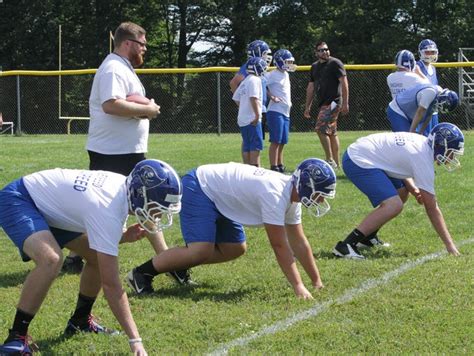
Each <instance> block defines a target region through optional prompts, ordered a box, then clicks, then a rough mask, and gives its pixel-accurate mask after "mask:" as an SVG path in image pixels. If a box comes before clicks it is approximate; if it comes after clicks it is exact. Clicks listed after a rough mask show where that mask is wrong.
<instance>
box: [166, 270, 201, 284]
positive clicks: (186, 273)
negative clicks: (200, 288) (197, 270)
mask: <svg viewBox="0 0 474 356" xmlns="http://www.w3.org/2000/svg"><path fill="white" fill-rule="evenodd" d="M166 275H167V276H168V277H171V278H173V279H174V280H175V282H176V283H178V284H180V285H182V286H197V285H198V284H197V283H196V282H194V281H193V280H192V279H191V272H190V270H189V269H184V270H182V271H172V272H168V273H166Z"/></svg>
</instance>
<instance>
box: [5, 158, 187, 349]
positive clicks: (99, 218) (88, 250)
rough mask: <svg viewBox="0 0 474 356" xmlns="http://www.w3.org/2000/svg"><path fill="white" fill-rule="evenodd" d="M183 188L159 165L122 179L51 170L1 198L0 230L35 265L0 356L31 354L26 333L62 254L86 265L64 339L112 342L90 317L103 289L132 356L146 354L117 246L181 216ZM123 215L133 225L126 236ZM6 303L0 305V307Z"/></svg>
mask: <svg viewBox="0 0 474 356" xmlns="http://www.w3.org/2000/svg"><path fill="white" fill-rule="evenodd" d="M181 195H182V185H181V181H180V179H179V176H178V175H177V173H176V172H175V171H174V169H173V168H172V167H171V166H169V165H168V164H166V163H165V162H162V161H158V160H144V161H141V162H139V163H138V164H137V165H136V166H135V168H134V169H133V171H132V173H130V175H129V176H128V177H125V176H124V175H121V174H117V173H113V172H107V171H87V170H72V169H59V168H56V169H51V170H46V171H41V172H37V173H33V174H30V175H27V176H24V177H23V178H20V179H18V180H15V181H13V182H12V183H10V184H8V185H7V186H6V187H4V188H3V189H2V190H0V227H2V228H3V230H4V231H5V233H6V234H7V235H8V237H9V238H10V239H11V240H12V242H13V243H14V244H15V245H16V246H17V248H18V249H19V252H20V255H21V257H22V259H23V261H25V262H26V261H29V260H33V262H34V263H35V268H34V269H33V270H31V271H30V272H29V273H28V276H27V277H26V280H25V282H24V284H23V289H22V292H21V296H20V300H19V302H18V304H17V310H16V314H15V318H14V321H13V326H12V328H11V329H10V330H9V334H8V337H7V339H6V340H5V342H4V344H3V345H0V354H1V355H3V354H10V353H14V354H22V355H23V354H31V351H32V350H31V348H30V345H29V343H28V337H27V332H28V327H29V324H30V322H31V321H32V320H33V318H34V317H35V315H36V314H37V313H38V311H39V309H40V307H41V305H42V303H43V301H44V299H45V298H46V295H47V293H48V291H49V289H50V287H51V285H52V283H53V281H54V279H55V278H56V276H57V275H58V274H59V271H60V269H61V263H62V248H63V247H66V248H68V249H69V250H71V251H74V252H75V253H76V254H77V255H79V256H81V257H83V258H84V259H85V260H86V264H85V265H84V268H83V270H82V273H81V281H80V286H79V295H78V299H77V304H76V309H75V310H74V312H73V314H72V316H71V318H70V319H69V321H68V323H67V326H66V329H65V331H64V334H65V335H71V334H75V333H79V332H84V333H96V334H97V333H102V334H109V335H117V334H118V332H117V331H114V330H111V329H108V328H106V327H104V326H102V325H100V324H98V323H97V322H96V321H95V320H94V318H93V317H92V315H91V310H92V307H93V305H94V303H95V300H96V298H97V295H98V294H99V292H100V290H101V289H103V292H104V296H105V298H106V300H107V302H108V304H109V306H110V309H111V310H112V313H113V314H114V316H115V317H116V319H117V321H118V322H119V323H120V325H121V327H122V328H123V330H124V332H125V334H126V335H127V337H128V339H129V344H130V349H131V351H132V352H133V353H134V355H137V356H145V355H146V354H147V353H146V351H145V348H144V346H143V343H142V339H141V338H140V334H139V333H138V329H137V326H136V324H135V321H134V319H133V316H132V313H131V310H130V305H129V303H128V298H127V294H126V293H125V291H124V289H123V287H122V284H121V282H120V280H121V278H120V271H119V263H118V252H119V244H120V243H124V242H135V241H137V240H140V239H141V238H142V237H143V236H145V232H146V231H148V232H154V231H157V230H161V229H163V228H166V227H168V226H170V225H171V224H172V221H173V220H172V215H173V214H177V213H178V212H179V210H180V208H181ZM128 214H134V215H135V217H136V218H137V220H138V224H135V225H132V226H130V227H129V228H128V229H127V230H126V231H124V228H123V227H124V224H125V222H126V220H127V216H128ZM4 305H5V303H2V307H4Z"/></svg>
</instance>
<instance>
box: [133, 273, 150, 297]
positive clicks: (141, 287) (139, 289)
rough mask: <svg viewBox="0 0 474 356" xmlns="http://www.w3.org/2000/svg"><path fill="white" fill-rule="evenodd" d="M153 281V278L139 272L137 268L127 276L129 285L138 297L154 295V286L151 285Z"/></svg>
mask: <svg viewBox="0 0 474 356" xmlns="http://www.w3.org/2000/svg"><path fill="white" fill-rule="evenodd" d="M152 280H153V278H150V277H149V276H146V275H145V274H143V273H140V272H138V271H137V269H136V268H134V269H132V270H131V271H130V272H128V274H127V284H128V285H129V286H130V288H132V289H133V290H134V291H135V293H137V294H138V295H145V294H150V293H153V286H152V285H151V282H152Z"/></svg>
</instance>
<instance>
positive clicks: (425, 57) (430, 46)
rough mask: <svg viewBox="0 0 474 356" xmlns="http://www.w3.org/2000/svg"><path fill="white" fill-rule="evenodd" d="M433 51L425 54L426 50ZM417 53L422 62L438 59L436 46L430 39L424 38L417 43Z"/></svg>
mask: <svg viewBox="0 0 474 356" xmlns="http://www.w3.org/2000/svg"><path fill="white" fill-rule="evenodd" d="M431 51H433V52H435V53H434V54H426V52H431ZM418 53H419V54H420V59H421V60H422V61H423V62H427V63H432V62H436V61H437V60H438V46H436V43H435V42H434V41H432V40H430V39H424V40H423V41H421V42H420V44H419V45H418Z"/></svg>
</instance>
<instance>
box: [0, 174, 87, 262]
mask: <svg viewBox="0 0 474 356" xmlns="http://www.w3.org/2000/svg"><path fill="white" fill-rule="evenodd" d="M0 226H1V227H2V228H3V230H4V231H5V233H6V234H7V235H8V237H9V238H10V240H12V241H13V243H14V244H15V246H16V247H18V249H19V251H20V255H21V258H22V259H23V261H25V262H26V261H29V260H30V258H29V256H28V255H26V254H25V253H24V252H23V244H24V243H25V241H26V239H27V238H28V237H30V236H31V235H32V234H34V233H36V232H38V231H44V230H49V231H51V233H52V234H53V236H54V238H55V239H56V241H57V243H58V245H59V246H60V247H61V248H63V247H64V245H66V244H67V243H68V242H70V241H72V240H74V239H75V238H77V237H79V236H81V235H82V233H80V232H72V231H65V230H62V229H58V228H54V227H51V226H48V223H47V222H46V220H45V218H44V217H43V215H42V214H41V212H40V211H39V210H38V208H37V206H36V204H35V203H34V201H33V199H31V196H30V193H28V190H27V189H26V187H25V185H24V184H23V178H21V179H18V180H16V181H13V182H12V183H10V184H9V185H7V186H6V187H5V188H3V189H2V190H0Z"/></svg>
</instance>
